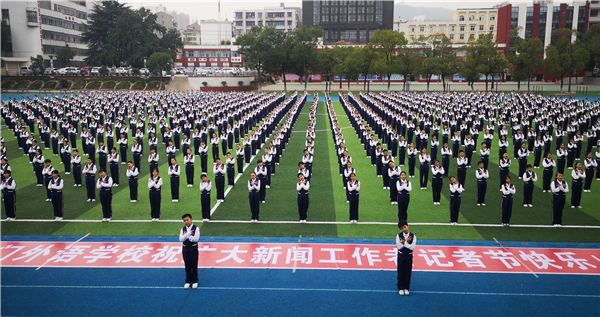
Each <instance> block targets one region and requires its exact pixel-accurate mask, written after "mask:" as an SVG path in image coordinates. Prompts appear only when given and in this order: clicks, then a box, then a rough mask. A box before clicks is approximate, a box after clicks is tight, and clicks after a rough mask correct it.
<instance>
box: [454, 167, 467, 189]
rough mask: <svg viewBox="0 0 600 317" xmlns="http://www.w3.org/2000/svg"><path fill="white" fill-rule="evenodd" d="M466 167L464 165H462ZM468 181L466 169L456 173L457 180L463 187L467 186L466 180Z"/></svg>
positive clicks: (460, 169)
mask: <svg viewBox="0 0 600 317" xmlns="http://www.w3.org/2000/svg"><path fill="white" fill-rule="evenodd" d="M462 166H464V165H462ZM466 179H467V169H466V168H459V169H458V170H457V171H456V180H457V181H458V182H459V183H460V184H461V185H463V187H464V186H465V180H466Z"/></svg>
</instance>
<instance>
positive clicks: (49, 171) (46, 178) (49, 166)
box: [42, 159, 54, 201]
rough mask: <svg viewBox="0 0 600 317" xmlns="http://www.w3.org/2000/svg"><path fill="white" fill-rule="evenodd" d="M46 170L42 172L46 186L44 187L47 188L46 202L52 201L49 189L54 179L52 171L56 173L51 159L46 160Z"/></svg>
mask: <svg viewBox="0 0 600 317" xmlns="http://www.w3.org/2000/svg"><path fill="white" fill-rule="evenodd" d="M44 164H45V166H44V169H43V170H42V175H43V176H44V184H43V185H42V186H44V187H46V201H52V200H51V199H50V190H49V189H48V184H49V183H50V180H51V179H52V171H54V167H53V166H52V161H51V160H50V159H46V160H44Z"/></svg>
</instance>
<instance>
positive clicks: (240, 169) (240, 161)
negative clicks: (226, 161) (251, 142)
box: [237, 156, 244, 174]
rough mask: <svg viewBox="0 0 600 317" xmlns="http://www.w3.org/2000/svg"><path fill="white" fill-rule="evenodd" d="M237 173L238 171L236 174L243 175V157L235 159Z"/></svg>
mask: <svg viewBox="0 0 600 317" xmlns="http://www.w3.org/2000/svg"><path fill="white" fill-rule="evenodd" d="M237 171H238V174H242V173H244V157H243V156H238V157H237Z"/></svg>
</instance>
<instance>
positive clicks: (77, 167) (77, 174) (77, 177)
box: [73, 164, 82, 185]
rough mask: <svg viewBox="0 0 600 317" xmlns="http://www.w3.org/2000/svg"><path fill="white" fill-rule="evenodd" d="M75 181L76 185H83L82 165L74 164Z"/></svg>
mask: <svg viewBox="0 0 600 317" xmlns="http://www.w3.org/2000/svg"><path fill="white" fill-rule="evenodd" d="M73 179H74V181H75V184H77V185H81V183H82V180H81V164H73Z"/></svg>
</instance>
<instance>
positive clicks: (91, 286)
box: [2, 285, 600, 298]
mask: <svg viewBox="0 0 600 317" xmlns="http://www.w3.org/2000/svg"><path fill="white" fill-rule="evenodd" d="M2 287H3V288H59V289H60V288H73V289H150V290H152V289H158V290H171V289H173V290H183V288H182V287H179V286H177V287H176V286H135V285H130V286H127V285H2ZM198 290H225V291H275V292H280V291H291V292H346V293H347V292H356V293H397V292H398V291H396V290H389V289H352V288H294V287H227V286H198ZM187 292H191V290H187ZM411 293H413V294H434V295H475V296H532V297H571V298H573V297H575V298H600V295H588V294H535V293H496V292H445V291H411Z"/></svg>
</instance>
